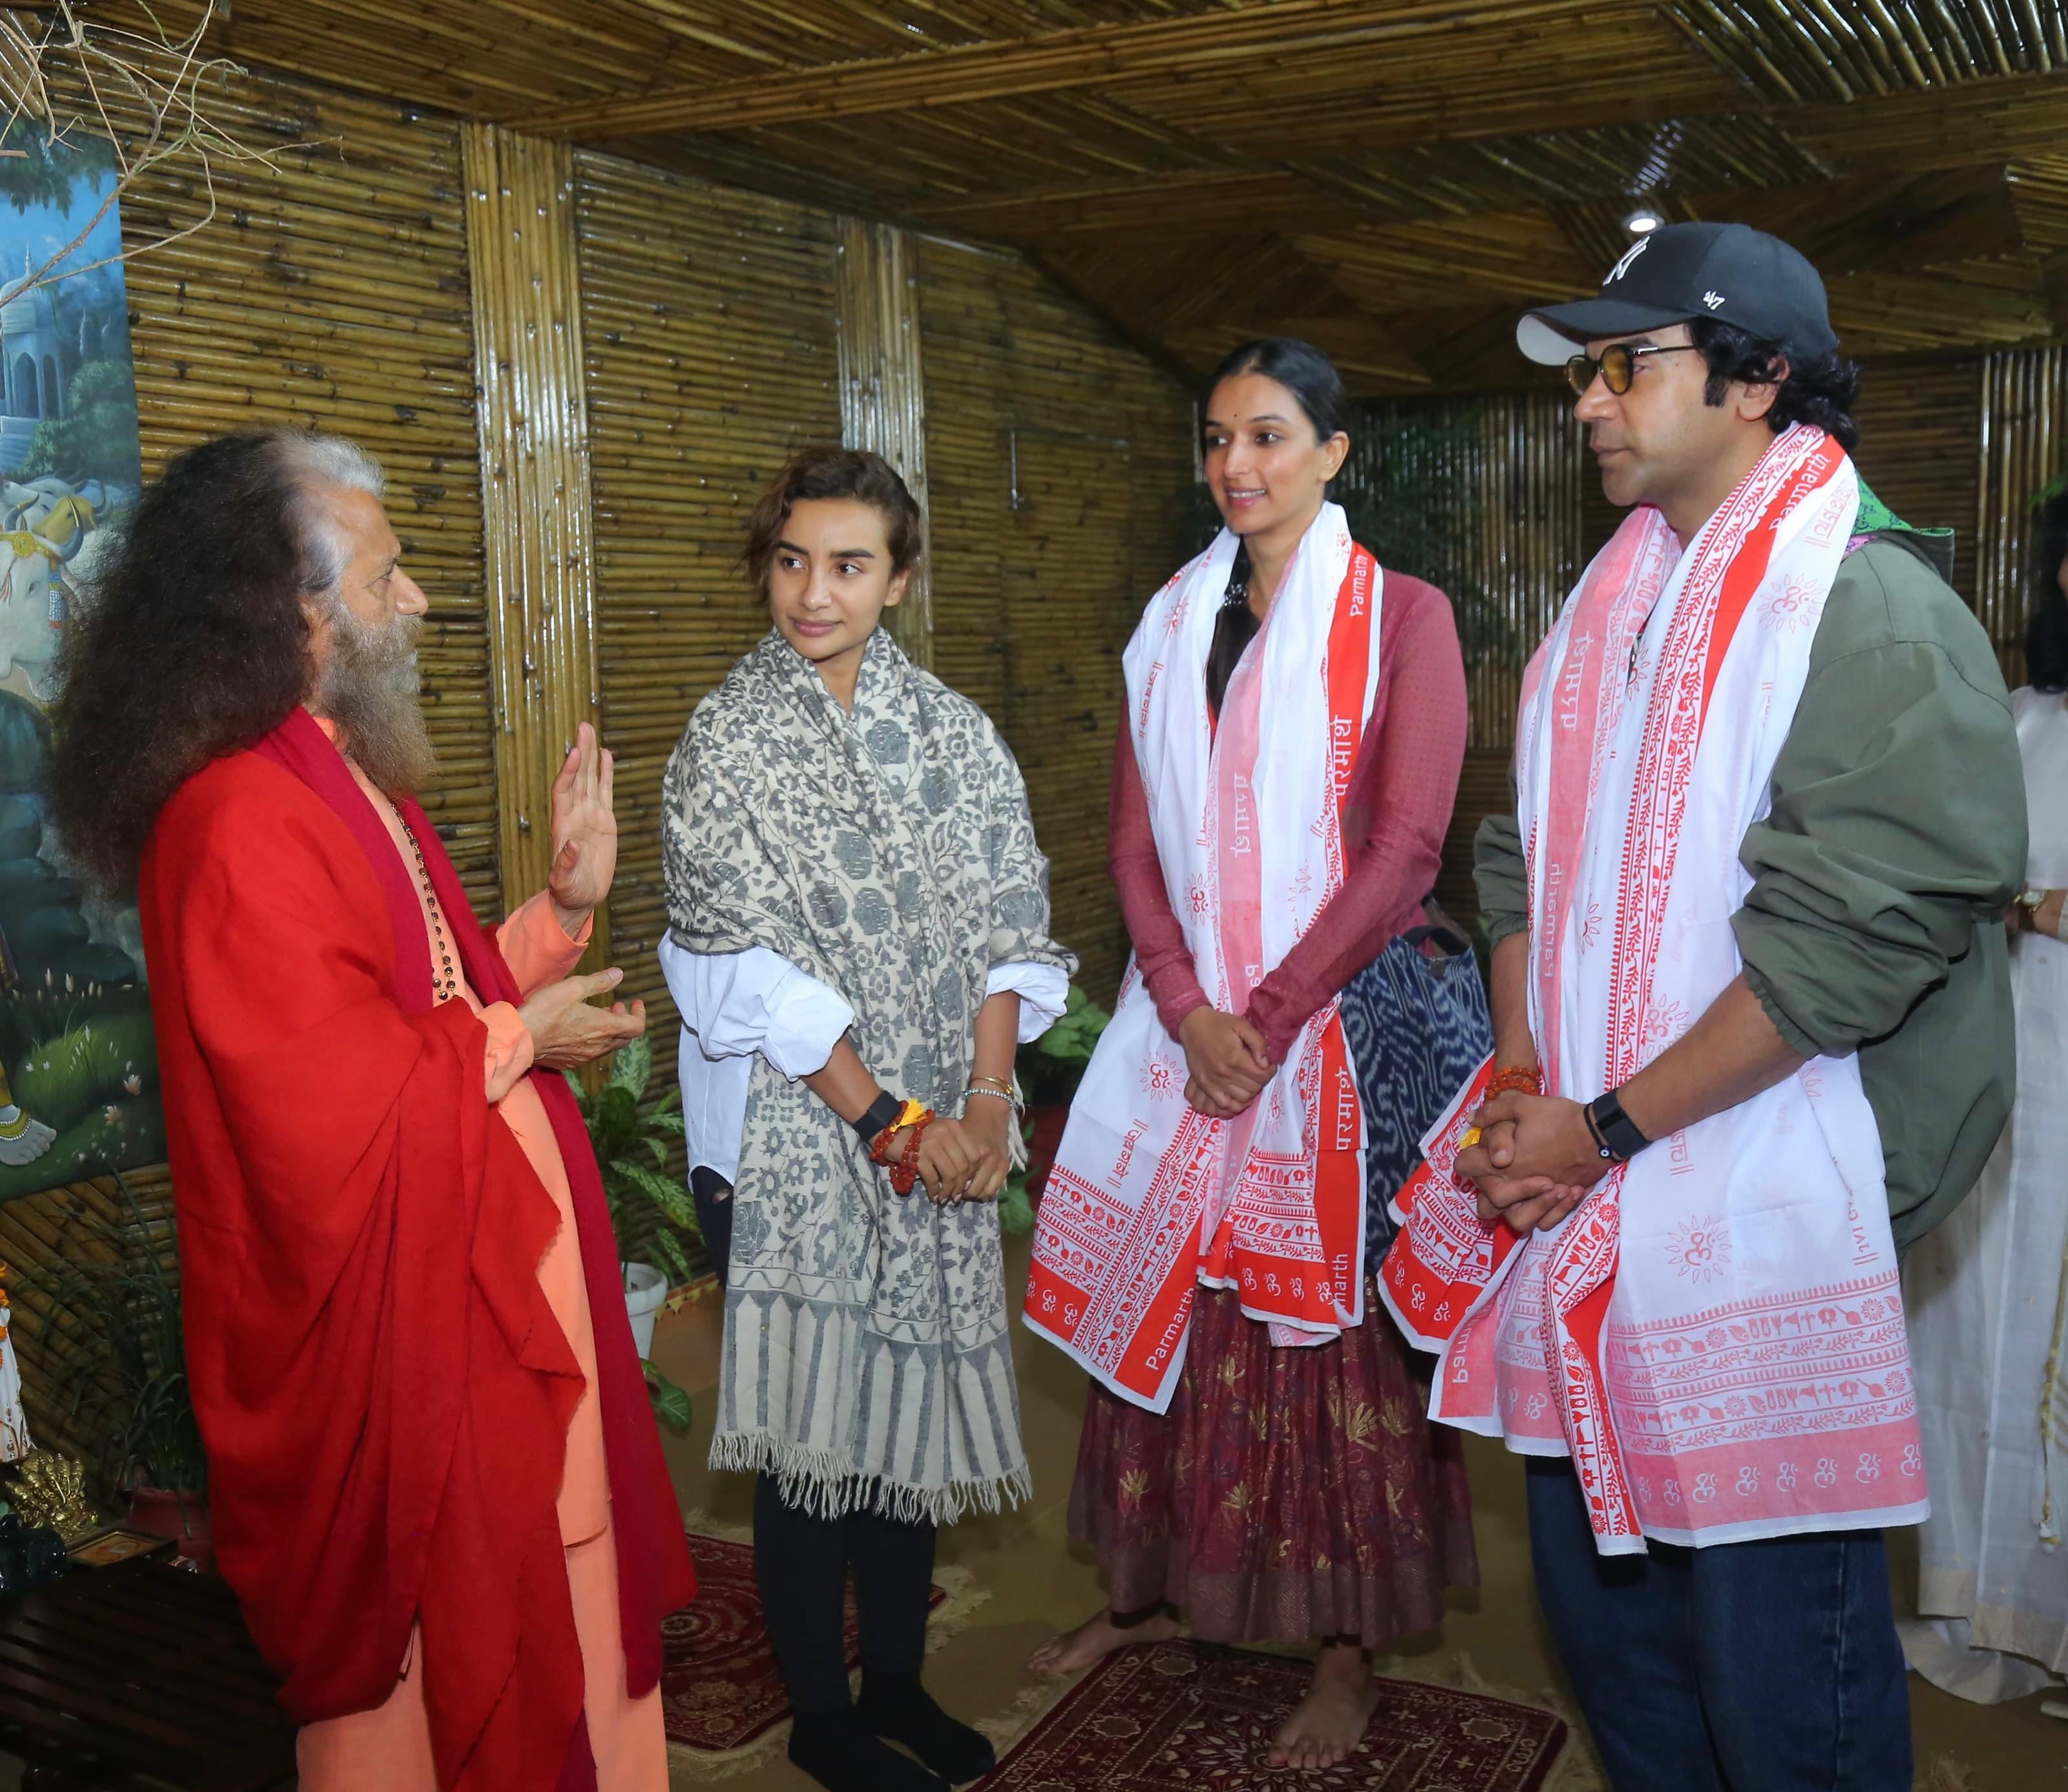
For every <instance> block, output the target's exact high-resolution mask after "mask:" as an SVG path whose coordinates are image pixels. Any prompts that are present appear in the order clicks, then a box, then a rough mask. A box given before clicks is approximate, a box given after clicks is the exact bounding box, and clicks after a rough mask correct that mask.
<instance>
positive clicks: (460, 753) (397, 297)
mask: <svg viewBox="0 0 2068 1792" xmlns="http://www.w3.org/2000/svg"><path fill="white" fill-rule="evenodd" d="M237 92H238V100H236V101H235V102H234V103H233V104H228V106H227V108H226V121H227V122H229V123H230V124H232V126H233V127H234V128H238V129H240V130H241V131H242V132H243V133H244V134H246V136H249V137H250V138H252V139H253V140H254V141H260V142H274V143H286V144H296V143H300V144H308V145H314V147H311V148H307V149H291V150H288V151H287V152H286V153H284V154H283V157H282V159H281V165H280V169H279V173H269V172H268V171H267V170H266V169H263V168H255V167H254V168H250V169H246V170H242V171H237V172H234V173H233V174H232V175H230V176H228V177H226V176H223V175H220V174H219V175H218V189H219V191H220V194H221V202H222V211H221V214H220V215H219V216H218V218H217V219H216V220H215V222H214V223H212V224H210V226H208V227H207V228H206V230H202V232H200V233H199V234H196V235H194V236H191V237H189V238H186V239H185V240H184V241H183V242H179V243H177V244H174V245H173V246H172V247H170V248H169V249H167V250H163V251H161V252H159V253H156V254H153V255H149V256H146V257H145V258H144V259H140V260H138V261H135V262H132V263H130V264H129V267H128V284H129V303H130V311H131V314H132V332H131V335H132V342H133V344H134V348H135V354H136V396H137V401H138V404H139V406H140V413H141V424H142V434H143V447H144V469H145V475H146V476H147V477H152V476H155V475H156V474H157V473H158V472H159V471H160V470H162V468H163V467H164V465H165V461H166V460H167V459H168V458H169V457H170V456H171V455H173V454H177V452H178V451H179V450H181V449H183V448H187V447H191V446H193V444H194V443H196V442H200V441H202V440H204V439H206V438H208V437H210V436H212V435H217V434H221V433H222V432H223V431H226V430H243V429H254V428H259V427H263V426H267V425H271V424H277V423H290V424H296V425H301V426H312V427H316V428H321V429H329V430H337V431H339V432H340V433H342V434H347V435H349V436H351V437H352V438H354V439H355V440H356V441H358V442H360V443H361V444H363V445H364V446H365V447H367V448H368V449H369V450H372V452H373V453H374V454H377V455H378V456H379V457H380V458H381V462H382V464H383V465H384V466H385V467H386V468H387V470H388V478H389V488H388V513H389V517H390V518H391V519H393V523H394V524H395V527H396V530H397V533H398V534H399V535H400V536H401V540H402V559H403V562H404V564H405V565H406V566H407V567H408V568H409V571H410V572H411V573H412V574H413V576H415V577H416V578H417V580H418V582H419V583H421V584H422V585H423V587H424V589H425V591H426V592H427V593H429V597H430V603H431V611H430V616H429V620H428V624H427V626H426V628H425V634H424V641H423V647H422V665H423V670H424V707H425V714H426V715H427V716H428V718H429V723H430V730H431V737H432V740H433V742H434V744H435V746H436V747H437V749H438V776H436V778H435V779H434V780H433V782H432V785H431V788H429V790H428V791H427V792H425V793H424V805H425V808H426V809H427V810H428V811H429V814H430V816H431V819H432V820H433V821H434V822H435V823H436V824H437V826H438V832H439V833H440V835H441V836H442V837H443V838H444V839H445V841H446V844H447V845H448V846H449V847H450V849H451V852H452V855H453V858H454V862H455V863H456V864H457V865H458V869H459V872H460V875H461V877H462V878H463V879H464V881H465V882H466V887H467V891H468V894H470V896H471V897H472V898H474V902H475V903H476V904H477V906H481V907H482V910H483V912H484V913H485V912H487V911H488V910H490V909H492V908H493V906H495V903H496V902H498V901H499V897H500V885H499V867H498V862H497V845H496V819H495V769H494V764H493V760H492V757H491V747H490V730H489V706H488V680H487V666H488V649H487V634H486V621H485V617H484V612H483V605H482V551H481V484H480V476H479V470H478V469H479V458H478V457H479V446H478V441H477V438H476V436H475V434H474V333H473V328H472V320H471V317H470V310H469V303H468V279H467V247H466V217H465V211H464V206H463V202H462V181H461V176H460V152H459V128H458V125H457V124H454V123H452V122H451V121H450V120H440V119H431V118H425V117H422V116H417V115H415V114H413V113H409V112H404V111H402V110H401V109H399V108H397V107H395V106H393V105H392V104H390V105H383V104H377V103H376V102H373V101H370V100H356V99H350V98H346V97H343V96H338V95H335V94H328V93H320V92H316V91H315V90H314V89H311V88H307V87H303V86H299V85H296V84H294V83H288V82H286V81H281V80H275V79H263V78H257V77H254V78H252V79H249V80H246V81H242V82H239V83H238V86H237ZM204 210H205V205H204V201H203V195H202V193H200V192H199V191H198V190H197V185H196V183H195V182H194V181H193V180H191V179H188V178H185V177H173V176H168V177H159V178H156V179H153V180H150V181H147V182H146V183H145V184H144V185H142V186H141V187H140V189H138V190H136V192H135V193H133V194H132V197H131V198H129V199H128V200H127V201H126V202H125V203H124V207H123V214H122V222H123V228H124V235H125V238H126V240H128V242H132V243H136V242H144V241H149V240H151V239H154V238H159V237H161V236H163V235H165V234H166V233H167V232H169V230H176V229H179V228H182V227H184V226H186V225H189V224H191V223H193V222H196V221H197V219H198V218H200V217H201V216H202V213H203V211H204Z"/></svg>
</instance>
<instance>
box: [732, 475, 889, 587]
mask: <svg viewBox="0 0 2068 1792" xmlns="http://www.w3.org/2000/svg"><path fill="white" fill-rule="evenodd" d="M825 498H845V499H851V500H852V501H853V502H854V503H857V504H867V505H868V506H869V507H870V508H871V509H872V510H873V511H875V512H876V513H877V515H879V516H881V518H882V519H883V536H884V540H885V541H886V542H887V543H888V544H889V548H890V570H891V572H892V575H893V576H895V575H896V574H898V573H900V572H910V571H911V569H912V568H914V567H915V566H917V565H918V564H919V554H920V543H921V540H922V528H921V524H920V517H919V503H918V499H915V498H914V496H913V495H912V493H911V491H910V488H909V487H907V486H906V483H905V482H904V480H902V479H900V478H899V477H898V470H897V469H896V468H895V467H894V466H892V465H891V464H890V462H888V461H887V460H885V458H883V457H882V456H881V454H872V453H870V452H869V450H868V449H866V448H832V447H820V448H807V449H804V450H803V451H802V452H800V453H798V454H792V456H791V457H790V458H789V459H788V461H787V462H784V466H783V468H782V470H781V471H780V472H779V473H777V474H776V475H775V478H774V479H771V480H770V481H769V482H768V489H767V491H763V493H762V494H761V495H760V497H759V499H756V500H755V506H754V511H753V514H752V515H751V516H749V517H748V518H747V545H746V546H745V547H743V548H741V549H740V551H739V564H740V565H741V566H743V567H744V568H746V570H747V576H748V577H749V578H750V579H751V580H753V581H754V589H755V594H756V595H757V596H759V597H767V595H768V574H769V571H770V568H772V567H773V566H774V565H775V548H776V544H777V543H779V542H780V541H781V540H782V539H783V526H784V524H785V523H788V521H789V520H790V512H791V511H792V509H794V508H795V507H796V506H797V505H798V504H800V503H807V502H809V501H811V500H812V499H825Z"/></svg>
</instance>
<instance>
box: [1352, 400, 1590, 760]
mask: <svg viewBox="0 0 2068 1792" xmlns="http://www.w3.org/2000/svg"><path fill="white" fill-rule="evenodd" d="M1571 410H1572V406H1571V403H1570V401H1569V400H1567V399H1565V398H1563V397H1561V396H1560V395H1559V394H1557V393H1550V392H1544V393H1528V394H1514V395H1501V396H1496V397H1487V398H1484V399H1473V400H1456V399H1432V400H1423V401H1410V402H1406V403H1402V404H1391V405H1367V406H1366V407H1365V408H1364V409H1363V410H1362V413H1360V415H1359V417H1358V423H1357V426H1356V428H1355V430H1354V433H1353V435H1352V447H1351V453H1350V458H1349V460H1348V461H1346V462H1345V463H1344V467H1343V473H1342V476H1341V479H1339V480H1338V482H1337V486H1338V496H1339V497H1340V498H1341V500H1342V502H1343V503H1344V505H1345V507H1346V508H1347V509H1348V510H1349V513H1350V515H1351V518H1352V521H1353V523H1363V519H1365V518H1366V517H1370V518H1371V519H1372V521H1371V522H1370V523H1364V526H1365V527H1367V528H1369V529H1370V530H1371V531H1373V532H1374V533H1375V534H1378V536H1380V537H1381V539H1378V540H1370V541H1367V542H1366V546H1367V547H1369V548H1370V549H1371V550H1372V552H1374V553H1375V554H1376V555H1378V557H1379V560H1380V561H1381V563H1382V564H1389V565H1392V566H1394V567H1396V568H1399V569H1400V570H1402V571H1406V572H1411V573H1412V574H1414V575H1415V576H1417V577H1422V578H1427V579H1430V580H1433V581H1434V582H1435V584H1438V585H1439V586H1441V587H1442V588H1443V590H1444V592H1445V593H1447V594H1448V596H1449V597H1450V599H1451V604H1452V605H1453V607H1454V608H1455V609H1456V611H1457V613H1458V625H1459V627H1458V633H1459V639H1460V641H1461V642H1462V644H1463V647H1464V650H1465V658H1466V663H1465V678H1466V690H1467V694H1468V700H1469V702H1470V704H1471V715H1472V719H1471V734H1470V739H1471V743H1472V746H1474V747H1486V748H1491V749H1497V750H1504V749H1505V748H1506V747H1508V743H1510V741H1511V740H1512V739H1513V737H1514V727H1515V708H1516V702H1517V700H1518V698H1519V697H1520V688H1521V674H1522V667H1523V665H1524V663H1525V661H1526V660H1527V658H1528V657H1529V654H1531V653H1533V652H1534V651H1535V650H1536V646H1537V642H1538V641H1541V640H1542V639H1543V637H1544V636H1545V633H1546V632H1547V631H1548V630H1549V628H1550V626H1551V623H1552V620H1553V617H1556V615H1557V612H1558V606H1559V605H1561V603H1563V602H1564V601H1565V594H1566V593H1568V592H1569V591H1570V590H1571V589H1572V588H1573V581H1574V580H1577V578H1578V576H1579V575H1580V571H1581V568H1582V567H1583V566H1584V565H1585V564H1586V549H1585V546H1584V544H1583V540H1582V492H1583V487H1584V484H1585V482H1586V479H1590V478H1591V477H1592V473H1593V466H1592V460H1591V457H1588V456H1586V453H1585V444H1584V440H1583V438H1582V434H1581V432H1580V431H1579V430H1578V429H1577V427H1576V426H1574V424H1573V420H1572V415H1571ZM1583 460H1584V461H1586V465H1585V466H1582V462H1583ZM1394 519H1398V522H1397V524H1395V526H1397V527H1398V528H1399V529H1400V530H1401V531H1402V533H1401V537H1400V539H1398V540H1395V541H1394V542H1392V543H1391V544H1389V542H1388V541H1387V540H1386V539H1384V536H1385V531H1386V529H1387V527H1388V525H1389V523H1394ZM1389 553H1390V557H1389ZM1403 556H1404V557H1405V558H1406V560H1407V561H1408V562H1409V563H1410V564H1406V565H1402V559H1403ZM1416 562H1419V564H1414V563H1416Z"/></svg>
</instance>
